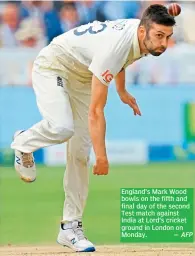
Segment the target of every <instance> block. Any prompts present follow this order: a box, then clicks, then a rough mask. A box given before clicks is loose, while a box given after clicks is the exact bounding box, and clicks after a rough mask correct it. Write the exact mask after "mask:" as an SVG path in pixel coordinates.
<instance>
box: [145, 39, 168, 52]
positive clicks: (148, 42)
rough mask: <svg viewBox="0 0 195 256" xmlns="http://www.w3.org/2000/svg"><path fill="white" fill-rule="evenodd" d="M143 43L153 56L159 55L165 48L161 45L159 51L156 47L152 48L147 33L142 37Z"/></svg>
mask: <svg viewBox="0 0 195 256" xmlns="http://www.w3.org/2000/svg"><path fill="white" fill-rule="evenodd" d="M143 43H144V46H145V47H146V49H147V50H148V52H149V53H150V54H151V55H153V56H160V55H161V54H162V53H164V52H165V50H166V48H165V47H161V49H162V51H159V49H158V48H154V47H153V43H152V41H151V39H150V37H149V36H148V35H146V38H145V39H144V41H143Z"/></svg>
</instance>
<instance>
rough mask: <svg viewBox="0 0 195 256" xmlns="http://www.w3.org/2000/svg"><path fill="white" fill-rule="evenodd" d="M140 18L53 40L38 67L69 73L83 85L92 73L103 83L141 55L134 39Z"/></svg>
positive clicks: (91, 27) (82, 29)
mask: <svg viewBox="0 0 195 256" xmlns="http://www.w3.org/2000/svg"><path fill="white" fill-rule="evenodd" d="M139 23H140V20H139V19H118V20H115V21H106V22H99V21H94V22H92V23H89V24H86V25H82V26H80V27H77V28H74V29H72V30H70V31H68V32H66V33H64V34H62V35H60V36H58V37H56V38H54V39H53V41H52V42H51V43H50V44H49V45H48V46H47V47H45V48H44V49H43V50H42V51H41V52H40V54H39V56H38V57H37V59H36V61H35V62H36V63H38V64H39V65H40V66H43V67H46V68H50V69H55V70H60V71H64V72H67V70H68V72H70V74H72V75H73V76H74V77H75V78H76V79H78V80H79V81H81V82H86V81H88V80H89V79H91V77H92V74H94V75H95V76H96V77H97V78H98V79H99V80H100V81H101V82H102V83H103V84H105V85H109V83H110V82H111V81H112V79H113V78H114V77H115V76H116V75H117V74H118V73H119V72H120V71H121V69H122V68H124V69H125V68H126V67H127V66H129V65H130V64H132V63H133V62H134V61H136V60H137V59H140V58H141V57H143V56H144V55H141V53H140V47H139V42H138V37H137V28H138V25H139Z"/></svg>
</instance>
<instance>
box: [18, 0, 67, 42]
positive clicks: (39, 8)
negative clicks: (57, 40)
mask: <svg viewBox="0 0 195 256" xmlns="http://www.w3.org/2000/svg"><path fill="white" fill-rule="evenodd" d="M20 15H21V18H27V17H31V18H35V19H37V20H38V22H40V26H41V27H42V29H43V33H44V35H45V37H46V38H47V43H50V42H51V41H52V39H53V38H54V37H56V36H58V35H60V34H61V33H62V29H61V26H60V18H59V15H58V12H57V11H56V10H55V8H54V4H53V1H22V4H21V10H20Z"/></svg>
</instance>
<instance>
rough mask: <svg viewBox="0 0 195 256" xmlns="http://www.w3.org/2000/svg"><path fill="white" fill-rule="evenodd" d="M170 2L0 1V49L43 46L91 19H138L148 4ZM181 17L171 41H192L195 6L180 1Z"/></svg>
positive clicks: (91, 0)
mask: <svg viewBox="0 0 195 256" xmlns="http://www.w3.org/2000/svg"><path fill="white" fill-rule="evenodd" d="M170 2H171V1H93V0H87V1H85V0H83V1H16V2H13V1H1V3H0V47H16V46H22V47H31V48H32V47H43V46H45V45H47V44H48V43H49V42H50V41H51V40H52V39H53V38H54V37H56V36H58V35H60V34H61V33H64V32H66V31H68V30H70V29H72V28H74V27H76V26H79V25H82V24H86V23H88V22H91V21H93V20H99V21H105V20H114V19H119V18H140V17H141V14H142V12H143V10H144V9H145V8H146V7H147V6H148V5H149V4H151V3H161V4H164V5H168V4H169V3H170ZM180 4H181V5H182V13H183V14H184V13H186V14H185V15H181V16H182V18H179V17H178V20H177V21H178V26H177V27H179V29H178V31H177V33H176V35H175V37H174V38H173V40H172V41H171V45H172V44H175V43H176V42H177V41H189V42H190V43H194V42H195V33H194V30H193V24H194V22H195V3H194V2H188V3H187V2H183V3H182V2H180Z"/></svg>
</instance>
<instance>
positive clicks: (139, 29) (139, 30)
mask: <svg viewBox="0 0 195 256" xmlns="http://www.w3.org/2000/svg"><path fill="white" fill-rule="evenodd" d="M138 32H139V34H140V35H145V33H146V28H145V27H144V26H143V25H141V26H139V28H138Z"/></svg>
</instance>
